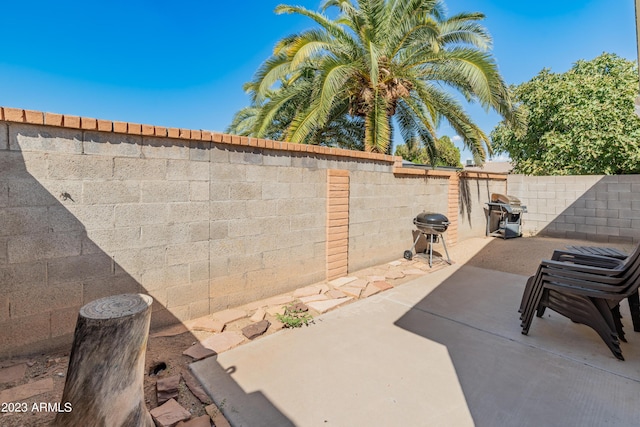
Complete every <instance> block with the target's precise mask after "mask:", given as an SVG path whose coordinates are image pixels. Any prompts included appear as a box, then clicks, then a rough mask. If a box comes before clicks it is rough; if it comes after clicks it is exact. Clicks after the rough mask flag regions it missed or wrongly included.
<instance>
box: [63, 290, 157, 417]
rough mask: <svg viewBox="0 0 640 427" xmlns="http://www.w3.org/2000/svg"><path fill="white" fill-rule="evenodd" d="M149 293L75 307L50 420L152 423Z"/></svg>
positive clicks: (105, 299)
mask: <svg viewBox="0 0 640 427" xmlns="http://www.w3.org/2000/svg"><path fill="white" fill-rule="evenodd" d="M152 302H153V298H151V297H150V296H148V295H142V294H123V295H115V296H111V297H106V298H101V299H98V300H96V301H93V302H90V303H88V304H86V305H85V306H84V307H82V308H81V309H80V314H79V315H78V322H77V324H76V329H75V334H74V338H73V347H72V349H71V356H70V358H69V369H68V371H67V379H66V382H65V385H64V392H63V394H62V402H61V405H60V407H61V411H64V410H65V408H68V412H59V413H58V414H57V416H56V419H55V421H54V424H53V425H55V426H60V427H61V426H65V427H76V426H77V427H87V426H95V427H99V426H100V427H123V426H132V427H152V426H154V423H153V420H152V419H151V415H150V414H149V411H148V410H147V407H146V405H145V401H144V367H145V364H144V363H145V361H144V356H145V352H146V348H147V339H148V336H149V322H150V320H151V303H152Z"/></svg>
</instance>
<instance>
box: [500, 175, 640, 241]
mask: <svg viewBox="0 0 640 427" xmlns="http://www.w3.org/2000/svg"><path fill="white" fill-rule="evenodd" d="M509 178H510V179H509V191H510V193H512V194H513V195H515V196H516V197H518V198H520V199H521V200H522V202H523V204H525V205H527V209H528V213H527V214H525V215H524V220H525V223H524V227H523V228H524V233H525V235H530V234H536V233H537V234H540V235H543V236H551V237H563V238H571V239H583V240H591V241H595V242H609V243H638V242H640V175H619V176H616V175H614V176H556V177H532V176H514V177H511V176H510V177H509Z"/></svg>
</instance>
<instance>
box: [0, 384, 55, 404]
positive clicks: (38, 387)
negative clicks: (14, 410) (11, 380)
mask: <svg viewBox="0 0 640 427" xmlns="http://www.w3.org/2000/svg"><path fill="white" fill-rule="evenodd" d="M51 390H53V378H45V379H43V380H39V381H33V382H30V383H27V384H23V385H19V386H16V387H12V388H8V389H6V390H2V391H0V402H17V401H18V400H24V399H28V398H30V397H33V396H37V395H39V394H42V393H46V392H48V391H51Z"/></svg>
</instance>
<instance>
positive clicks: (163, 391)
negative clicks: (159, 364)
mask: <svg viewBox="0 0 640 427" xmlns="http://www.w3.org/2000/svg"><path fill="white" fill-rule="evenodd" d="M178 385H180V375H172V376H170V377H166V378H160V379H159V380H158V381H157V382H156V396H157V398H158V404H159V405H162V404H163V403H164V402H166V401H167V400H169V399H177V398H178Z"/></svg>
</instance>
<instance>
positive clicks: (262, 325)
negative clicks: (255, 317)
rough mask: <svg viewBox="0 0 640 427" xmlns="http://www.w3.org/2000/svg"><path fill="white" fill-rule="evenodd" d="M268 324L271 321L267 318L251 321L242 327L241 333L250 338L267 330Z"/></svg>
mask: <svg viewBox="0 0 640 427" xmlns="http://www.w3.org/2000/svg"><path fill="white" fill-rule="evenodd" d="M270 324H271V323H270V322H269V321H268V320H267V319H264V320H261V321H259V322H256V323H252V324H251V325H248V326H245V327H244V328H242V335H244V336H245V337H247V338H248V339H250V340H252V339H254V338H257V337H259V336H260V335H262V334H264V333H265V332H267V329H269V325H270Z"/></svg>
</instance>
